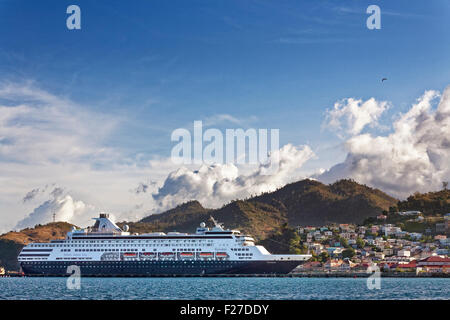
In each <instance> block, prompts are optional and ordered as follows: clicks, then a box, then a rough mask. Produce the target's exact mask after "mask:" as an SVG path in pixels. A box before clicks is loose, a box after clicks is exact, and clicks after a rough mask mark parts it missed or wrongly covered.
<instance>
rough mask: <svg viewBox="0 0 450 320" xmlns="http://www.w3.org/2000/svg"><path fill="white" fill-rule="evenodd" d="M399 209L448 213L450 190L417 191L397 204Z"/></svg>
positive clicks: (433, 213)
mask: <svg viewBox="0 0 450 320" xmlns="http://www.w3.org/2000/svg"><path fill="white" fill-rule="evenodd" d="M397 207H398V210H400V211H416V210H417V211H421V212H422V213H424V214H426V215H443V214H446V213H450V190H441V191H437V192H428V193H418V192H416V193H415V194H413V195H412V196H410V197H408V199H406V200H405V201H399V202H398V204H397Z"/></svg>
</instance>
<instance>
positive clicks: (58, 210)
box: [14, 187, 96, 230]
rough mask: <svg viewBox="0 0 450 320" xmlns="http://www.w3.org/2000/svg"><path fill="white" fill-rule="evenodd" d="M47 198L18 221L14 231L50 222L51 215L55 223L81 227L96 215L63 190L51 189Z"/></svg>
mask: <svg viewBox="0 0 450 320" xmlns="http://www.w3.org/2000/svg"><path fill="white" fill-rule="evenodd" d="M35 190H36V189H35ZM47 197H49V199H48V200H46V201H44V202H43V203H41V204H40V205H39V206H38V207H36V208H35V209H34V210H33V211H32V212H31V213H30V214H29V215H27V216H26V217H25V218H24V219H22V220H21V221H19V222H18V223H17V225H16V226H15V228H14V229H18V230H20V229H23V228H27V227H34V226H35V225H36V224H42V223H48V222H51V221H52V220H53V214H55V219H56V221H66V222H70V223H73V224H82V225H84V224H86V223H89V221H90V220H91V218H92V217H93V216H95V215H96V212H95V210H96V209H95V207H94V206H92V205H88V204H85V203H84V202H83V201H80V200H75V199H74V198H73V197H72V196H71V195H70V194H68V193H67V192H66V191H65V190H64V189H63V188H60V187H55V188H53V190H52V191H51V192H50V194H48V195H47Z"/></svg>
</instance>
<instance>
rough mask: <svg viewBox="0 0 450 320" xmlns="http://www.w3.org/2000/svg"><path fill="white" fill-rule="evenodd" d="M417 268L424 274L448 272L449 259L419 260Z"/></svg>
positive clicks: (434, 257) (429, 258)
mask: <svg viewBox="0 0 450 320" xmlns="http://www.w3.org/2000/svg"><path fill="white" fill-rule="evenodd" d="M417 267H420V268H422V270H424V271H426V272H450V258H447V257H440V256H430V257H428V258H425V259H422V260H419V262H417Z"/></svg>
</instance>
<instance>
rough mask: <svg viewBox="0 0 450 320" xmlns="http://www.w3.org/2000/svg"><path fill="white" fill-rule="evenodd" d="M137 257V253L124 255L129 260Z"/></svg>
mask: <svg viewBox="0 0 450 320" xmlns="http://www.w3.org/2000/svg"><path fill="white" fill-rule="evenodd" d="M136 255H137V253H135V252H125V253H124V254H123V256H124V257H128V258H133V257H136Z"/></svg>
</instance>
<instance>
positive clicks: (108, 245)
mask: <svg viewBox="0 0 450 320" xmlns="http://www.w3.org/2000/svg"><path fill="white" fill-rule="evenodd" d="M145 245H147V246H153V247H177V246H183V245H186V244H183V243H174V244H168V243H166V244H153V243H150V244H145ZM191 245H192V244H191ZM194 245H198V246H206V247H210V246H212V245H213V244H212V243H206V244H194ZM125 246H129V244H80V245H76V244H68V245H66V244H65V245H37V244H32V245H30V247H40V248H43V247H44V248H54V247H64V248H67V247H69V248H84V247H108V248H110V247H125Z"/></svg>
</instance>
